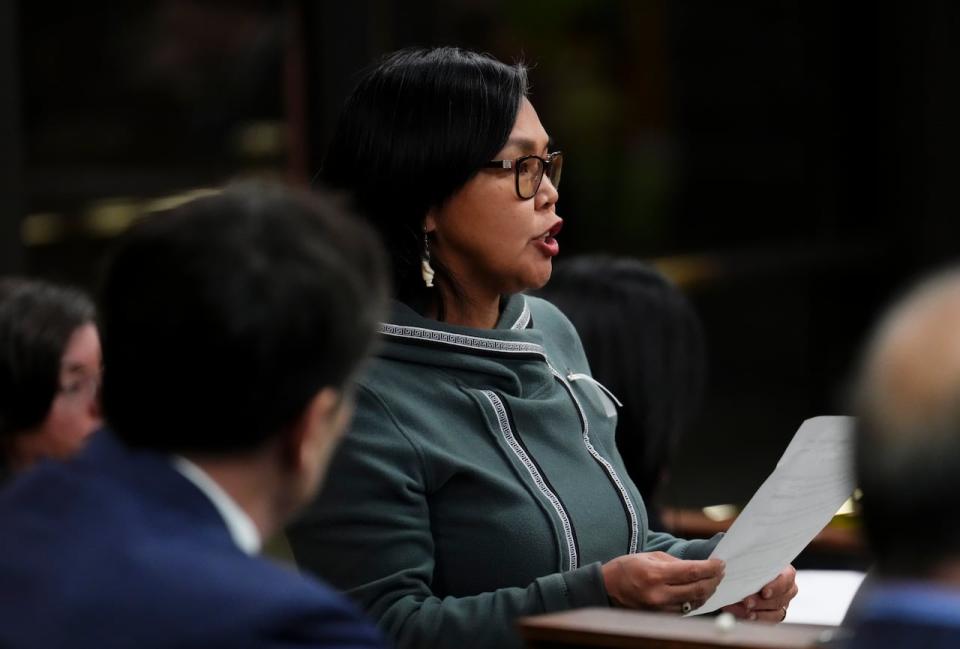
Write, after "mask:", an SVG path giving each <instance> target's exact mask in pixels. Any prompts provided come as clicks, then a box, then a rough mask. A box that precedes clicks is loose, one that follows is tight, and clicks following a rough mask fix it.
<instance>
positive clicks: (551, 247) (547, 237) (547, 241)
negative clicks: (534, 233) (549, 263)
mask: <svg viewBox="0 0 960 649" xmlns="http://www.w3.org/2000/svg"><path fill="white" fill-rule="evenodd" d="M562 228H563V221H557V222H556V223H555V224H554V226H553V227H552V228H550V229H549V230H547V231H546V232H544V233H543V234H541V235H540V236H539V237H537V238H536V239H534V241H535V242H536V244H537V246H538V247H539V248H540V249H541V251H542V252H543V253H544V254H545V255H547V256H548V257H555V256H557V254H559V252H560V244H559V243H557V239H556V236H557V234H559V233H560V230H561V229H562Z"/></svg>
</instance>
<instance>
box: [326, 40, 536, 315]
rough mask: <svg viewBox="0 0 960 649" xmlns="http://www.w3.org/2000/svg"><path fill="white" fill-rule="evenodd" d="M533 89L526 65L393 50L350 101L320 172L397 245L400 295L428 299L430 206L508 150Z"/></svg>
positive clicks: (419, 302) (440, 272) (466, 54)
mask: <svg viewBox="0 0 960 649" xmlns="http://www.w3.org/2000/svg"><path fill="white" fill-rule="evenodd" d="M527 92H528V82H527V70H526V67H525V66H524V65H523V64H521V63H518V64H516V65H506V64H504V63H501V62H499V61H497V60H495V59H493V58H492V57H490V56H488V55H484V54H478V53H476V52H470V51H467V50H462V49H459V48H455V47H439V48H434V49H406V50H401V51H398V52H394V53H392V54H389V55H387V56H386V57H385V58H384V59H382V60H381V61H380V62H379V63H377V64H376V65H375V66H373V67H372V68H370V69H369V70H367V71H366V72H365V73H364V75H363V76H362V78H361V79H360V82H359V83H358V85H357V87H356V88H355V89H354V90H353V93H352V94H351V95H350V97H349V98H348V99H347V101H346V104H345V106H344V109H343V110H342V111H341V113H340V120H339V122H338V124H337V127H336V130H335V132H334V135H333V140H332V142H331V144H330V147H329V149H328V150H327V154H326V157H325V160H324V163H323V169H322V171H321V175H320V177H321V179H322V181H323V182H324V183H325V184H326V185H328V186H329V187H332V188H335V189H340V190H345V191H347V193H348V194H349V195H350V197H351V199H352V200H353V202H354V205H355V206H356V207H357V209H358V210H359V211H361V212H362V213H363V214H364V215H365V216H367V218H369V219H370V221H371V222H372V223H373V224H374V226H375V227H376V228H377V229H378V230H379V232H380V234H381V236H382V237H383V239H384V240H385V241H388V242H389V244H390V245H389V252H390V254H391V256H392V259H391V261H392V266H393V281H394V293H395V296H396V297H397V299H399V300H400V301H402V302H405V303H407V304H409V305H410V306H412V307H414V308H415V309H422V308H423V306H424V305H425V304H426V302H427V298H428V295H429V293H428V292H427V289H426V288H425V287H424V283H423V279H422V278H421V275H420V258H421V255H422V254H423V251H424V232H423V223H424V218H425V217H426V214H427V211H428V210H429V209H431V208H433V207H439V206H440V205H442V204H443V203H444V202H445V201H446V200H447V199H449V198H450V197H451V196H452V195H453V194H455V193H456V191H457V190H458V189H460V188H461V187H462V186H463V185H464V184H465V183H466V182H467V181H468V180H470V178H472V177H473V176H474V175H475V174H476V173H477V172H478V171H480V169H481V168H482V167H483V166H484V164H486V163H487V162H489V161H490V160H491V159H492V158H493V157H494V156H495V155H496V154H497V153H498V152H499V151H500V150H501V149H502V148H503V146H504V144H505V143H506V141H507V138H508V137H509V135H510V132H511V130H512V129H513V125H514V122H515V121H516V117H517V111H518V110H519V107H520V102H521V100H522V99H523V98H524V97H525V96H526V94H527ZM432 263H433V266H434V270H435V271H436V273H437V277H438V281H445V282H446V283H447V284H448V285H449V286H450V287H451V289H452V290H453V291H454V292H456V286H457V283H456V278H454V277H451V276H450V273H449V270H448V269H446V268H445V267H443V265H442V264H441V263H440V262H439V260H436V259H434V260H433V261H432ZM441 309H442V305H441Z"/></svg>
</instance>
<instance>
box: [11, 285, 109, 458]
mask: <svg viewBox="0 0 960 649" xmlns="http://www.w3.org/2000/svg"><path fill="white" fill-rule="evenodd" d="M94 320H95V310H94V305H93V302H92V301H91V300H90V298H88V297H87V296H86V295H85V294H84V293H82V292H81V291H79V290H77V289H73V288H67V287H63V286H58V285H55V284H51V283H49V282H46V281H42V280H38V279H27V278H19V277H7V278H2V279H0V444H2V447H0V448H2V449H3V453H2V454H0V462H3V460H4V458H6V456H7V455H8V449H9V446H10V445H11V444H12V443H13V440H14V439H15V438H16V437H17V436H18V435H21V434H24V433H25V432H28V431H31V430H33V429H35V428H36V427H38V426H39V425H40V424H41V423H42V422H43V420H44V419H45V418H46V417H47V414H48V413H49V412H50V408H51V406H52V404H53V400H54V398H55V397H56V395H57V393H58V392H59V391H60V389H61V387H62V386H61V379H60V376H61V359H62V358H63V354H64V352H65V350H66V348H67V343H68V342H69V341H70V338H71V336H72V335H73V334H74V332H75V331H76V330H77V329H79V328H80V327H82V326H83V325H86V324H92V323H93V322H94Z"/></svg>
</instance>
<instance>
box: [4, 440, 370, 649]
mask: <svg viewBox="0 0 960 649" xmlns="http://www.w3.org/2000/svg"><path fill="white" fill-rule="evenodd" d="M381 642H382V641H381V636H380V635H379V633H378V632H377V631H376V630H375V629H373V628H372V627H371V626H369V624H368V623H367V622H365V621H364V620H363V619H362V618H361V616H360V615H359V613H358V612H357V611H356V610H355V608H354V607H353V606H352V605H351V604H350V603H348V602H347V601H345V600H344V598H343V597H342V596H341V595H339V594H337V593H335V592H333V591H332V590H331V589H330V588H328V587H326V586H323V585H321V584H320V583H319V582H316V581H312V580H311V579H309V578H307V577H304V576H301V575H299V574H296V573H295V572H294V571H293V570H292V569H287V568H284V567H281V566H279V565H276V564H274V563H272V562H270V561H267V560H265V559H261V558H259V557H251V556H248V555H246V554H244V553H243V552H242V551H241V550H240V549H239V548H238V547H237V546H236V545H235V544H234V542H233V539H232V538H231V537H230V535H229V533H228V531H227V528H226V526H225V524H224V522H223V519H222V518H221V517H220V514H219V513H218V512H217V510H216V509H215V508H214V507H213V505H212V504H211V503H210V501H209V500H208V499H207V497H206V496H205V495H204V494H203V493H202V492H200V491H199V490H198V489H197V488H196V487H195V486H194V485H193V484H192V483H190V482H189V481H188V480H187V479H186V478H184V477H183V476H182V475H180V474H179V473H178V472H177V471H176V470H174V469H173V467H172V466H171V464H170V461H169V459H168V458H166V457H163V456H160V455H157V454H154V453H145V452H133V451H130V450H128V449H127V448H126V447H125V446H123V445H122V444H120V443H119V442H118V441H117V440H116V439H115V438H114V437H113V436H112V435H111V434H110V433H108V432H106V431H101V432H99V433H97V434H96V435H95V437H94V439H93V440H92V441H91V444H90V445H89V446H88V447H87V449H86V450H85V451H84V452H83V453H82V454H81V455H80V456H79V457H77V458H76V459H74V460H72V461H70V462H68V463H64V464H59V463H47V464H45V465H43V466H40V467H38V468H35V469H32V470H30V471H28V472H27V473H26V474H25V475H23V476H21V477H20V478H18V479H17V480H15V481H13V482H12V483H10V484H8V485H7V486H6V487H5V488H4V489H3V491H2V492H0V647H3V648H4V649H17V648H21V647H24V648H25V647H37V648H40V647H43V648H44V649H52V648H55V647H91V648H94V647H96V648H97V649H108V648H110V647H137V648H150V647H164V648H169V647H205V648H206V647H231V648H234V647H237V648H239V647H276V648H281V647H283V648H287V647H290V648H292V647H381V646H382V644H381Z"/></svg>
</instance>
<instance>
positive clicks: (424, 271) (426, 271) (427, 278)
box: [420, 229, 434, 288]
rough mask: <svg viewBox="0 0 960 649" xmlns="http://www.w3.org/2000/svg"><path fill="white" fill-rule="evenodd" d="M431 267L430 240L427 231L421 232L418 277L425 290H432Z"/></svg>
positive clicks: (432, 273)
mask: <svg viewBox="0 0 960 649" xmlns="http://www.w3.org/2000/svg"><path fill="white" fill-rule="evenodd" d="M433 275H434V272H433V266H431V265H430V240H429V239H428V238H427V231H426V229H424V231H423V255H421V256H420V276H421V277H423V283H424V285H426V287H427V288H433Z"/></svg>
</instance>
